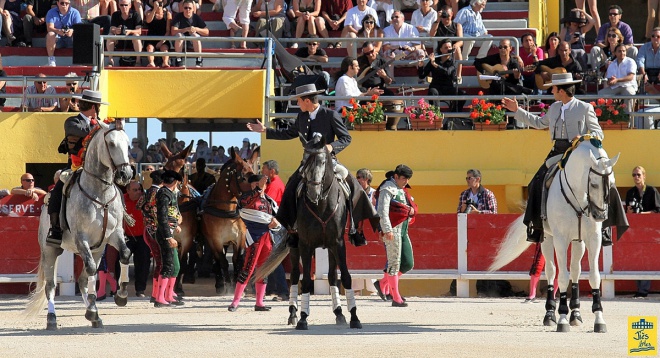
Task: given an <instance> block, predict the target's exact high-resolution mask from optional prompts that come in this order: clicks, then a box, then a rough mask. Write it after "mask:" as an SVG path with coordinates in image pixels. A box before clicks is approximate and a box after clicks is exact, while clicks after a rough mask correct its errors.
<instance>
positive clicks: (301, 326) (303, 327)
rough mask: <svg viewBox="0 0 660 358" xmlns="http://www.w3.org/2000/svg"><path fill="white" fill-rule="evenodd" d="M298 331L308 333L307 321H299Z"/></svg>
mask: <svg viewBox="0 0 660 358" xmlns="http://www.w3.org/2000/svg"><path fill="white" fill-rule="evenodd" d="M296 329H297V330H299V331H306V330H307V329H308V328H307V321H298V324H297V325H296Z"/></svg>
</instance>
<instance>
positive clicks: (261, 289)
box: [254, 282, 266, 307]
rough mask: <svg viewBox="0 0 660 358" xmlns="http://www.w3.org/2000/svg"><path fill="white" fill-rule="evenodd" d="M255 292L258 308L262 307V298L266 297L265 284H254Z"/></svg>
mask: <svg viewBox="0 0 660 358" xmlns="http://www.w3.org/2000/svg"><path fill="white" fill-rule="evenodd" d="M254 288H255V291H257V303H256V305H257V306H259V307H263V306H265V305H264V296H266V284H265V283H263V282H257V283H255V284H254Z"/></svg>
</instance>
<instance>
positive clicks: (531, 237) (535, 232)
mask: <svg viewBox="0 0 660 358" xmlns="http://www.w3.org/2000/svg"><path fill="white" fill-rule="evenodd" d="M542 237H543V230H542V229H535V228H534V226H532V225H530V226H528V227H527V241H528V242H534V243H537V244H538V243H540V242H541V238H542Z"/></svg>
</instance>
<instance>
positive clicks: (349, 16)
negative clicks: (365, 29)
mask: <svg viewBox="0 0 660 358" xmlns="http://www.w3.org/2000/svg"><path fill="white" fill-rule="evenodd" d="M367 14H369V15H371V16H373V17H374V19H376V25H378V26H380V23H379V22H378V14H377V13H376V10H374V9H373V8H370V7H369V6H367V8H366V9H364V11H360V9H358V7H357V6H353V7H352V8H350V9H349V10H348V11H347V12H346V20H344V26H349V25H350V26H351V27H353V28H354V29H355V30H357V31H360V29H362V19H363V18H364V17H365V16H367Z"/></svg>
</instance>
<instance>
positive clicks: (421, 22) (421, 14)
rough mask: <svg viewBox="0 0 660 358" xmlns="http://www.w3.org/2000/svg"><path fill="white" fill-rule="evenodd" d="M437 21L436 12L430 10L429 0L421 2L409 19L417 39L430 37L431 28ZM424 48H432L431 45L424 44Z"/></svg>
mask: <svg viewBox="0 0 660 358" xmlns="http://www.w3.org/2000/svg"><path fill="white" fill-rule="evenodd" d="M437 20H438V12H437V11H435V10H433V8H431V0H421V5H420V7H419V9H417V10H415V11H414V12H413V14H412V18H411V19H410V24H411V25H413V26H414V27H415V28H416V29H417V32H418V33H419V37H430V36H431V27H433V24H435V23H436V21H437ZM424 45H425V46H428V47H433V46H432V45H431V43H430V42H429V43H425V44H424Z"/></svg>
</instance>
